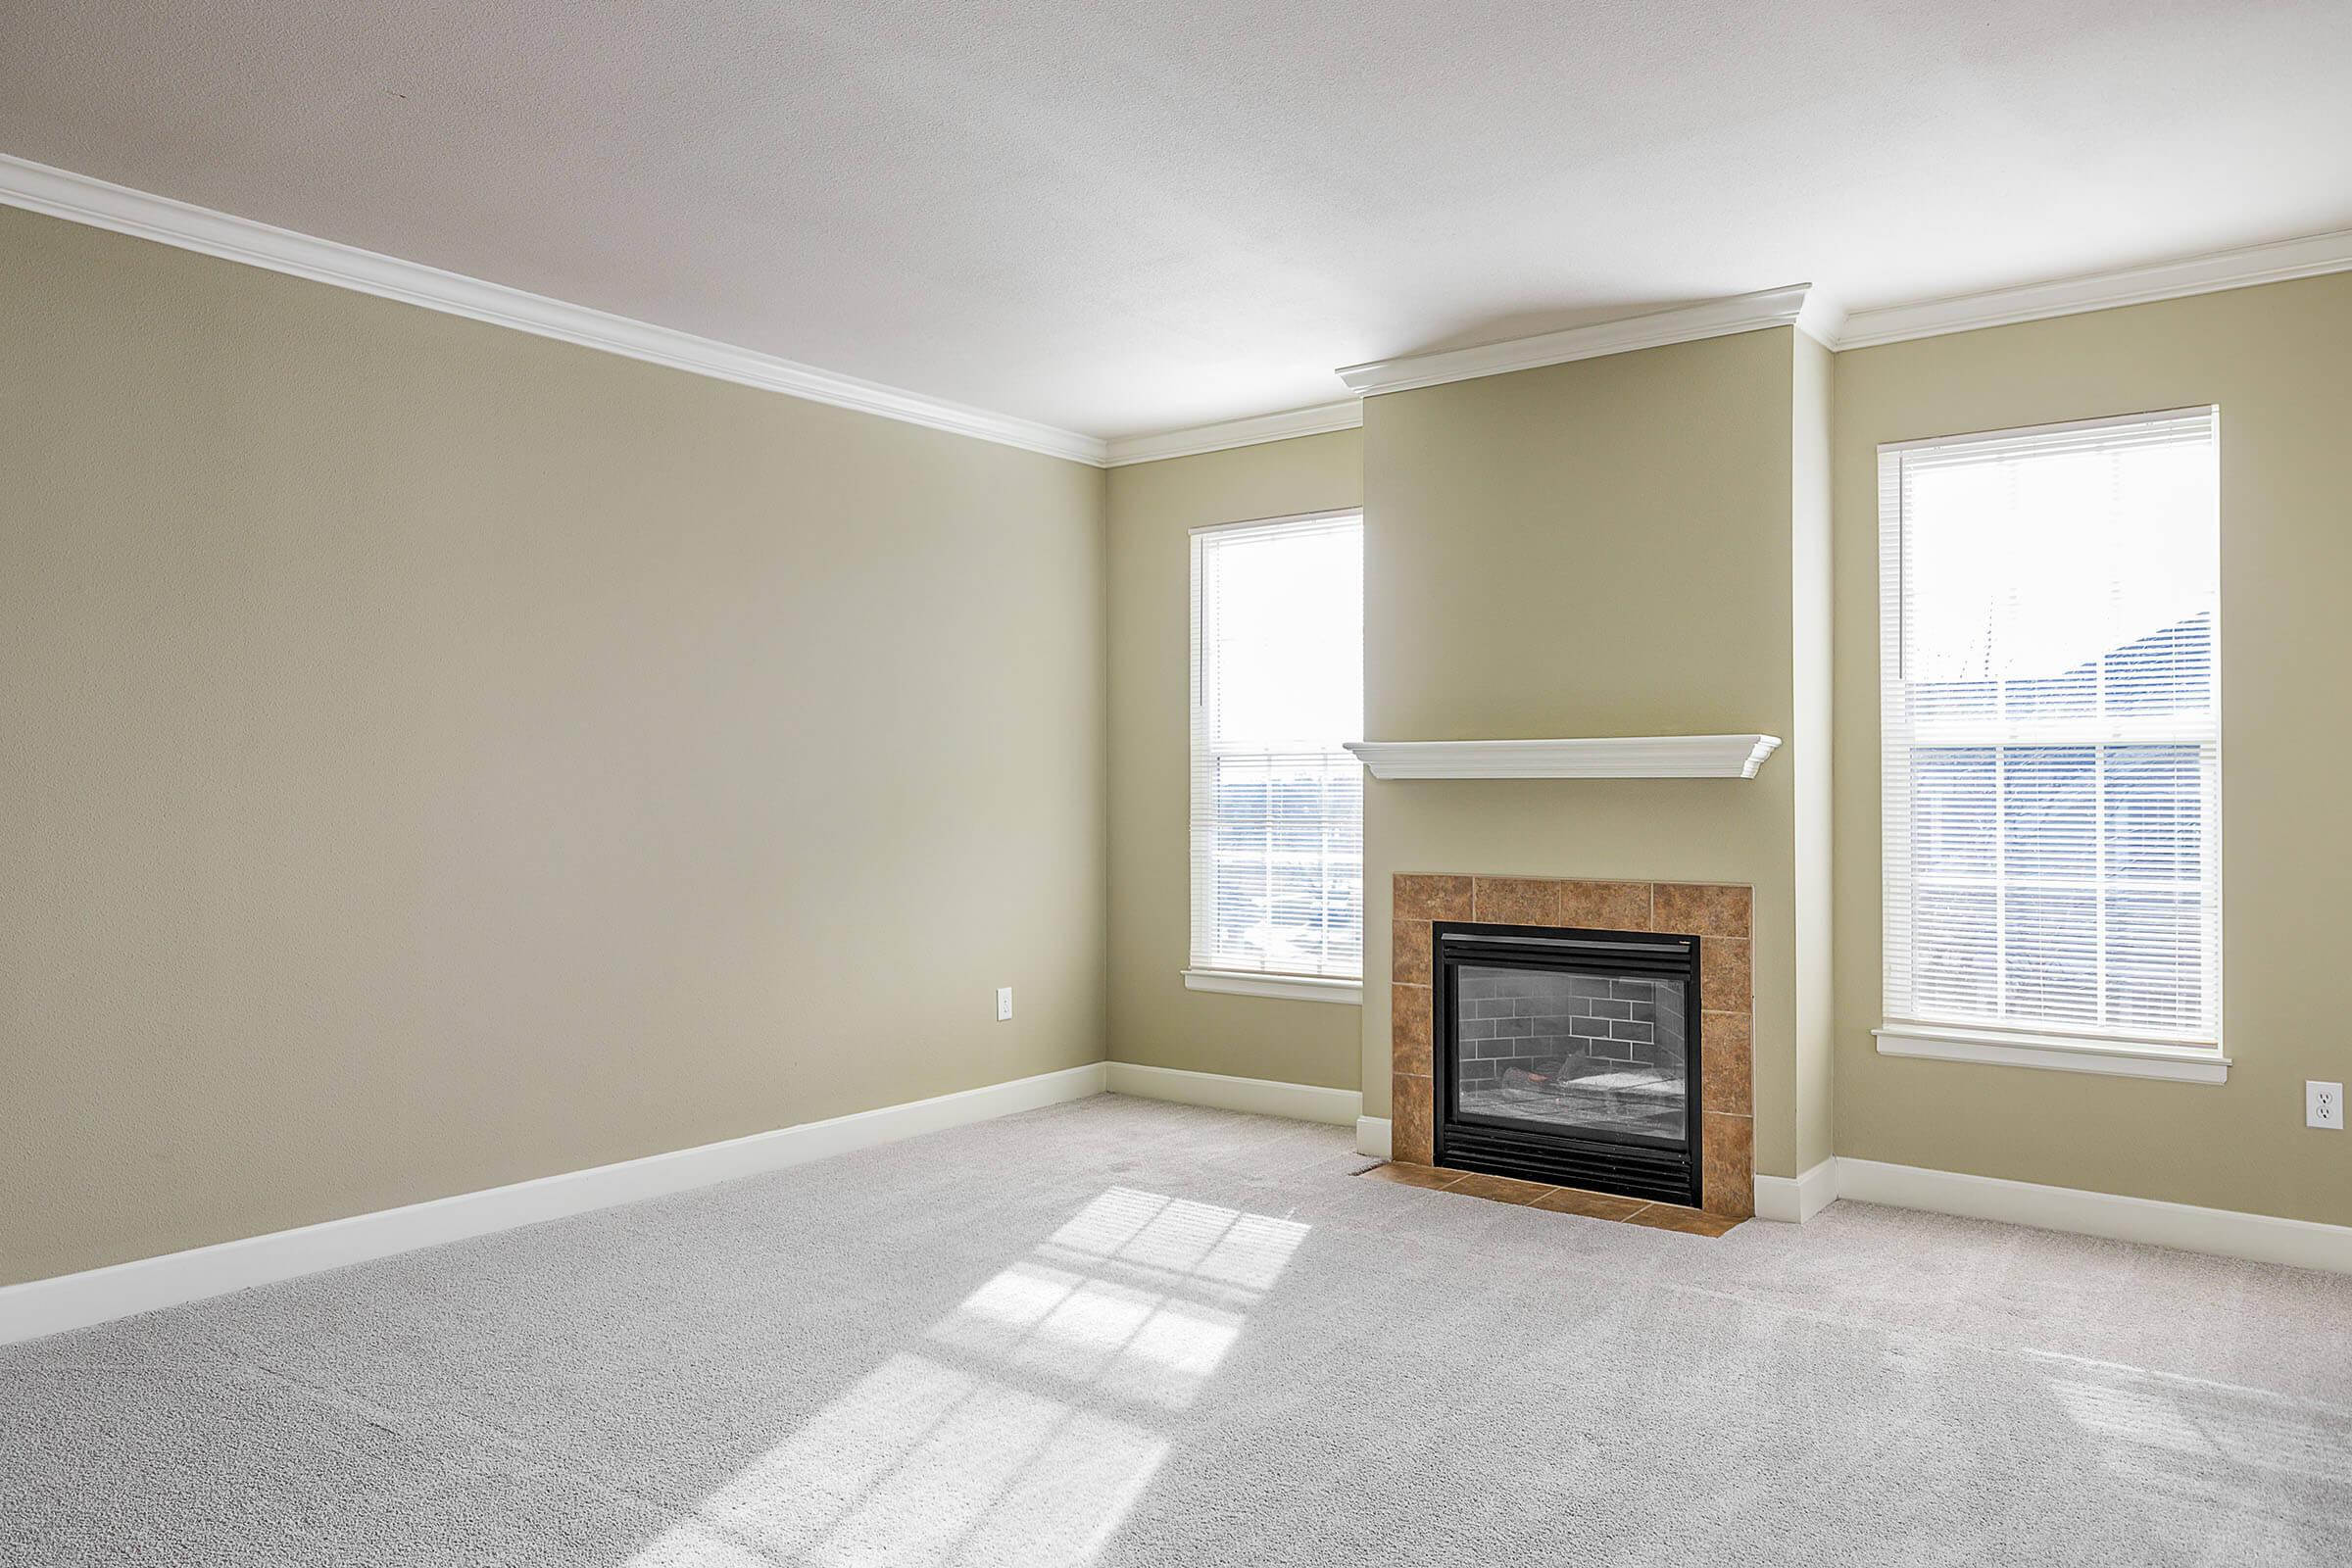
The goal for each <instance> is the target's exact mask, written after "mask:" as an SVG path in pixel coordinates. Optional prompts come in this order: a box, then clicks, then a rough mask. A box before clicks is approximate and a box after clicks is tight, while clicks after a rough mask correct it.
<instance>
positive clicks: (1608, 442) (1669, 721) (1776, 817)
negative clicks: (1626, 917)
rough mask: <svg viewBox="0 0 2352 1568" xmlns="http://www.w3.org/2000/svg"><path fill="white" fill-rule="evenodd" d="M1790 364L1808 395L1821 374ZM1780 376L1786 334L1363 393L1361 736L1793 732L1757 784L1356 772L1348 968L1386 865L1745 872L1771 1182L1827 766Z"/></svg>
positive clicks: (1384, 1038)
mask: <svg viewBox="0 0 2352 1568" xmlns="http://www.w3.org/2000/svg"><path fill="white" fill-rule="evenodd" d="M1804 374H1805V375H1806V376H1807V377H1808V378H1809V381H1808V389H1807V394H1806V395H1808V396H1810V397H1812V398H1814V399H1816V400H1818V399H1819V397H1820V395H1821V392H1822V386H1821V382H1822V379H1823V377H1822V375H1821V372H1820V368H1819V367H1817V366H1813V367H1808V368H1806V369H1805V371H1804ZM1798 383H1799V363H1798V356H1797V351H1796V348H1795V334H1794V332H1793V331H1791V330H1789V329H1788V328H1780V329H1777V330H1772V331H1761V332H1749V333H1745V334H1742V335H1740V336H1737V337H1728V338H1717V339H1713V340H1711V341H1707V342H1700V343H1688V344H1680V345H1676V346H1674V347H1670V348H1661V349H1652V350H1648V351H1646V352H1642V353H1638V354H1626V355H1619V356H1616V357H1613V358H1608V359H1600V360H1588V361H1584V362H1581V363H1578V364H1572V365H1561V366H1553V367H1549V368H1544V369H1536V370H1526V371H1521V372H1519V373H1516V374H1512V375H1500V376H1491V377H1487V378H1484V379H1480V380H1474V381H1463V382H1456V383H1453V384H1450V385H1446V386H1438V387H1430V388H1426V389H1423V390H1420V391H1413V392H1400V393H1393V394H1390V395H1387V396H1383V397H1377V398H1373V399H1371V400H1370V401H1368V402H1367V404H1366V405H1365V411H1364V438H1365V447H1364V495H1365V588H1364V595H1365V644H1366V646H1365V655H1364V667H1365V703H1366V709H1367V711H1366V727H1367V729H1368V730H1369V731H1370V733H1371V734H1372V736H1373V737H1374V738H1376V739H1381V740H1453V739H1465V738H1479V737H1494V738H1501V737H1531V738H1533V737H1546V736H1577V735H1657V734H1675V733H1693V734H1700V733H1720V732H1736V731H1748V730H1758V731H1764V732H1767V733H1771V734H1776V735H1780V736H1782V737H1784V739H1785V740H1786V742H1787V745H1786V746H1785V747H1784V748H1783V750H1782V751H1781V752H1780V753H1779V754H1778V755H1776V756H1775V757H1774V758H1773V760H1771V761H1770V762H1768V763H1767V764H1766V765H1765V767H1764V769H1763V771H1762V773H1761V774H1760V775H1759V776H1758V777H1757V778H1756V779H1754V780H1753V781H1736V780H1716V779H1692V780H1669V781H1660V780H1606V781H1596V780H1525V781H1498V780H1486V779H1481V780H1465V781H1446V782H1432V781H1417V782H1387V783H1382V782H1374V783H1372V784H1371V785H1370V786H1369V794H1368V797H1367V801H1366V805H1365V835H1366V850H1365V858H1366V867H1365V870H1366V883H1367V886H1369V887H1370V888H1371V889H1373V890H1374V895H1373V897H1371V899H1370V900H1369V903H1370V906H1371V907H1370V909H1369V911H1368V913H1367V922H1366V923H1367V932H1366V956H1365V961H1366V966H1367V968H1368V969H1369V970H1370V971H1371V972H1372V973H1373V974H1374V975H1376V976H1385V975H1386V974H1387V973H1388V965H1389V961H1390V948H1389V908H1388V901H1387V899H1386V897H1385V889H1386V888H1387V887H1388V884H1389V878H1390V877H1391V876H1392V875H1393V874H1394V873H1396V872H1398V871H1437V872H1446V871H1453V872H1461V871H1468V872H1495V873H1512V872H1517V873H1526V874H1531V875H1541V876H1558V877H1587V878H1629V879H1635V880H1652V879H1654V880H1660V881H1702V882H1745V883H1750V884H1753V885H1754V887H1755V890H1756V892H1755V930H1756V935H1755V948H1754V959H1755V977H1756V979H1755V986H1756V990H1755V1008H1756V1011H1755V1082H1756V1160H1757V1168H1758V1169H1759V1170H1762V1171H1765V1172H1768V1173H1771V1174H1775V1175H1791V1174H1794V1173H1795V1171H1796V1170H1797V1169H1798V1168H1799V1166H1798V1163H1797V1162H1798V1160H1799V1158H1800V1157H1801V1151H1800V1148H1799V1143H1800V1134H1799V1126H1800V1119H1799V1114H1798V1104H1797V1102H1798V1098H1799V1095H1800V1085H1799V1081H1798V1077H1797V1073H1798V1064H1797V1054H1796V1042H1797V1037H1798V1007H1799V1002H1800V995H1799V987H1798V978H1799V977H1798V965H1797V955H1796V951H1795V937H1796V934H1797V930H1798V899H1797V891H1798V890H1797V882H1796V875H1795V836H1796V830H1797V829H1796V823H1797V798H1798V792H1799V789H1800V786H1801V784H1802V783H1803V781H1805V780H1808V779H1815V778H1818V777H1820V776H1821V773H1820V759H1819V758H1818V757H1809V756H1808V749H1809V748H1812V747H1815V746H1817V745H1818V744H1819V740H1818V738H1817V737H1816V736H1814V735H1812V734H1809V733H1807V731H1806V729H1805V727H1804V725H1805V721H1806V714H1805V713H1803V712H1800V710H1799V707H1798V703H1797V697H1796V692H1795V683H1796V679H1797V673H1798V655H1797V637H1796V630H1795V624H1794V619H1795V614H1796V604H1797V600H1796V596H1795V591H1794V585H1795V581H1796V573H1797V572H1798V569H1799V567H1798V557H1797V552H1796V548H1795V533H1794V521H1793V519H1794V515H1795V513H1796V510H1797V501H1796V498H1797V496H1798V494H1799V490H1800V485H1801V483H1802V481H1801V479H1800V475H1799V472H1798V461H1797V455H1798V448H1799V445H1800V441H1799V438H1798V430H1799V423H1798V419H1797V414H1796V410H1795V401H1796V399H1797V397H1798ZM1812 419H1813V428H1814V432H1815V436H1816V438H1817V437H1818V425H1819V416H1818V413H1816V414H1815V415H1813V416H1812ZM1817 444H1818V442H1817V440H1816V445H1817ZM1815 466H1816V467H1818V461H1817V460H1815ZM1813 515H1814V516H1815V518H1816V519H1818V515H1819V509H1818V507H1816V508H1815V509H1814V514H1813ZM1812 526H1813V531H1814V532H1815V533H1816V534H1818V533H1819V531H1820V530H1819V527H1818V521H1817V520H1816V522H1815V523H1814V524H1813V525H1812ZM1825 782H1826V781H1825ZM1363 1021H1364V1030H1363V1041H1362V1051H1363V1060H1364V1073H1365V1080H1364V1082H1365V1101H1366V1111H1367V1114H1371V1115H1385V1114H1386V1113H1387V1105H1388V1098H1389V1097H1388V1093H1387V1089H1388V1072H1389V1065H1388V1064H1389V1049H1390V1045H1389V998H1388V994H1387V991H1386V989H1385V988H1383V987H1379V986H1373V987H1369V988H1367V991H1366V996H1365V1007H1364V1020H1363ZM1804 1136H1805V1137H1807V1138H1812V1139H1818V1138H1819V1137H1820V1136H1821V1135H1820V1134H1819V1133H1814V1132H1808V1133H1806V1134H1805V1135H1804Z"/></svg>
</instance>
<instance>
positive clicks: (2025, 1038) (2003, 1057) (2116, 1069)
mask: <svg viewBox="0 0 2352 1568" xmlns="http://www.w3.org/2000/svg"><path fill="white" fill-rule="evenodd" d="M1871 1033H1872V1034H1874V1035H1876V1036H1878V1038H1879V1054H1880V1055H1882V1056H1921V1057H1926V1058H1927V1059H1929V1060H1932V1061H1982V1062H1990V1063H1992V1064H1994V1065H1996V1066H2002V1067H2046V1068H2049V1069H2051V1070H2053V1071H2056V1072H2089V1073H2103V1074H2106V1075H2107V1076H2109V1077H2115V1078H2166V1079H2170V1080H2172V1081H2173V1082H2175V1083H2183V1084H2221V1083H2228V1082H2229V1057H2228V1056H2225V1055H2223V1054H2221V1052H2220V1051H2218V1050H2216V1049H2215V1048H2213V1047H2210V1046H2206V1047H2198V1046H2176V1045H2170V1044H2167V1043H2165V1042H2163V1041H2155V1040H2147V1041H2135V1040H2089V1039H2082V1038H2080V1037H2075V1038H2069V1037H2065V1036H2054V1035H2029V1034H2011V1033H2007V1032H2005V1031H2002V1030H1998V1029H1954V1028H1947V1027H1945V1026H1943V1025H1941V1024H1919V1023H1911V1024H1893V1023H1890V1024H1887V1025H1885V1026H1883V1027H1881V1028H1877V1029H1873V1030H1872V1031H1871Z"/></svg>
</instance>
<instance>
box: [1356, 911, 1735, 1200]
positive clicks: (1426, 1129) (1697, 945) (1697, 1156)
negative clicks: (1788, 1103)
mask: <svg viewBox="0 0 2352 1568" xmlns="http://www.w3.org/2000/svg"><path fill="white" fill-rule="evenodd" d="M1391 889H1392V891H1391V906H1390V907H1391V917H1390V941H1389V949H1390V962H1391V968H1390V981H1391V984H1390V987H1389V992H1390V1002H1389V1017H1390V1024H1391V1030H1390V1037H1391V1046H1390V1052H1391V1074H1390V1116H1391V1122H1390V1145H1389V1147H1390V1151H1391V1154H1392V1157H1394V1158H1396V1159H1397V1160H1399V1161H1401V1162H1403V1163H1406V1164H1414V1165H1428V1164H1442V1165H1446V1166H1448V1167H1451V1168H1454V1169H1464V1170H1479V1171H1488V1172H1493V1173H1495V1174H1498V1175H1508V1176H1517V1177H1521V1178H1523V1179H1527V1180H1535V1181H1543V1182H1545V1183H1547V1184H1549V1185H1551V1186H1555V1187H1567V1188H1586V1189H1593V1188H1598V1189H1603V1190H1608V1191H1614V1192H1619V1193H1624V1194H1626V1195H1628V1196H1630V1197H1637V1198H1644V1199H1648V1200H1650V1201H1664V1202H1673V1203H1680V1204H1690V1205H1692V1206H1696V1207H1699V1208H1703V1209H1705V1210H1706V1211H1707V1212H1708V1213H1711V1214H1721V1215H1728V1216H1730V1217H1733V1218H1745V1217H1746V1216H1747V1215H1749V1214H1751V1213H1753V1212H1754V1192H1755V1164H1754V1153H1755V1136H1754V1121H1753V1111H1754V1105H1753V1094H1752V1084H1751V1071H1750V1068H1751V1060H1750V1058H1751V1054H1752V1041H1753V1036H1754V1032H1755V1018H1754V1009H1753V1002H1754V998H1753V994H1752V990H1751V988H1750V985H1749V976H1750V973H1751V971H1752V969H1753V963H1752V962H1751V958H1750V954H1749V950H1750V948H1751V947H1752V946H1753V945H1754V941H1753V939H1754V936H1755V932H1754V931H1753V929H1752V927H1753V924H1754V913H1755V908H1754V905H1755V901H1754V898H1753V896H1752V893H1751V891H1750V890H1749V889H1747V888H1745V887H1742V886H1740V885H1739V884H1737V883H1714V882H1708V883H1699V882H1601V881H1586V880H1577V879H1573V878H1558V877H1535V876H1485V875H1464V874H1460V873H1451V872H1402V871H1400V872H1398V873H1397V874H1396V876H1395V877H1394V878H1393V880H1392V883H1391ZM1603 942H1605V943H1615V944H1620V945H1619V946H1615V947H1606V948H1603V947H1597V946H1594V945H1593V944H1596V943H1603ZM1562 944H1567V945H1565V946H1563V945H1562ZM1620 981H1623V982H1625V985H1624V987H1623V992H1624V994H1623V995H1620V994H1619V992H1620V987H1619V982H1620ZM1603 982H1605V983H1606V988H1607V993H1608V994H1607V995H1606V996H1605V997H1604V996H1603V995H1602V994H1601V990H1602V985H1603ZM1480 993H1487V994H1485V995H1481V994H1480ZM1580 1001H1581V1002H1582V1003H1583V1004H1585V1005H1583V1006H1581V1007H1579V1006H1577V1005H1576V1004H1577V1003H1578V1002H1580ZM1522 1002H1525V1003H1526V1004H1527V1007H1526V1010H1525V1011H1524V1012H1522V1011H1521V1009H1520V1004H1521V1003H1522ZM1480 1003H1485V1004H1490V1005H1489V1006H1484V1007H1481V1006H1477V1005H1475V1004H1480ZM1495 1004H1507V1005H1508V1011H1507V1013H1506V1011H1505V1007H1504V1006H1503V1005H1495ZM1604 1004H1605V1005H1604ZM1506 1016H1507V1017H1508V1018H1509V1020H1510V1021H1509V1022H1507V1023H1506V1022H1504V1019H1505V1017H1506ZM1579 1016H1582V1017H1583V1018H1584V1019H1585V1020H1586V1021H1585V1022H1584V1023H1583V1024H1582V1025H1579V1024H1578V1023H1576V1022H1575V1021H1574V1020H1575V1019H1576V1018H1578V1017H1579ZM1523 1018H1524V1019H1525V1020H1526V1021H1525V1022H1524V1023H1522V1022H1521V1021H1520V1020H1521V1019H1523ZM1555 1020H1566V1021H1565V1022H1559V1021H1555ZM1489 1023H1491V1024H1492V1025H1493V1026H1492V1027H1484V1028H1482V1027H1479V1025H1481V1024H1489ZM1604 1023H1605V1025H1607V1027H1606V1028H1605V1030H1604V1028H1603V1025H1604ZM1619 1024H1623V1025H1625V1026H1626V1027H1624V1028H1622V1029H1621V1028H1618V1027H1616V1026H1617V1025H1619ZM1644 1035H1646V1037H1647V1038H1644ZM1521 1042H1525V1044H1521ZM1678 1068H1679V1073H1678ZM1678 1076H1679V1090H1680V1099H1679V1102H1678V1101H1677V1099H1676V1093H1677V1088H1676V1080H1677V1078H1678ZM1465 1095H1466V1098H1465ZM1678 1110H1679V1114H1680V1117H1681V1120H1680V1123H1679V1125H1678V1123H1677V1119H1676V1118H1677V1113H1678ZM1506 1161H1507V1162H1508V1163H1506ZM1635 1182H1640V1183H1642V1185H1641V1186H1635V1185H1631V1184H1632V1183H1635Z"/></svg>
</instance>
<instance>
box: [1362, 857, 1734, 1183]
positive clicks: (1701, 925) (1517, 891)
mask: <svg viewBox="0 0 2352 1568" xmlns="http://www.w3.org/2000/svg"><path fill="white" fill-rule="evenodd" d="M1391 896H1392V898H1393V900H1394V903H1393V905H1392V907H1391V908H1392V915H1393V918H1392V920H1391V923H1390V932H1391V935H1390V951H1391V954H1392V958H1391V962H1390V979H1391V981H1392V982H1393V984H1392V990H1391V1001H1392V1004H1393V1005H1392V1007H1391V1014H1392V1017H1393V1019H1394V1022H1393V1023H1392V1024H1391V1026H1390V1027H1391V1034H1390V1066H1391V1070H1392V1072H1393V1074H1394V1076H1393V1078H1392V1081H1391V1090H1392V1094H1393V1096H1394V1098H1393V1100H1392V1102H1391V1104H1392V1109H1391V1110H1390V1113H1389V1114H1390V1118H1391V1137H1392V1149H1391V1152H1392V1156H1393V1157H1394V1158H1397V1159H1398V1160H1402V1161H1404V1162H1406V1163H1408V1164H1415V1165H1426V1164H1428V1163H1429V1160H1430V1139H1431V1132H1432V1126H1433V1122H1434V1119H1435V1114H1436V1105H1435V1104H1434V1103H1433V1101H1432V1099H1431V1093H1432V1092H1431V1080H1430V1052H1431V1050H1432V1042H1433V1041H1434V1040H1435V1039H1436V1038H1437V1027H1436V1024H1437V1020H1436V1018H1435V1016H1434V1015H1433V1012H1432V1004H1431V996H1432V993H1431V989H1430V953H1431V948H1432V943H1431V940H1430V925H1431V923H1432V922H1433V921H1438V920H1470V921H1477V922H1483V923H1485V924H1489V925H1549V926H1582V927H1594V928H1601V929H1607V930H1614V931H1660V932H1669V933H1674V934H1677V935H1685V936H1696V937H1700V938H1703V939H1704V942H1703V945H1702V947H1701V949H1700V963H1701V967H1700V970H1699V977H1698V984H1699V1004H1700V1008H1701V1011H1702V1013H1703V1019H1702V1022H1701V1025H1700V1029H1699V1059H1698V1096H1699V1121H1700V1140H1701V1149H1700V1159H1701V1162H1702V1163H1701V1171H1702V1174H1701V1177H1700V1185H1701V1188H1702V1193H1701V1199H1700V1201H1701V1204H1702V1206H1703V1207H1704V1208H1705V1209H1706V1210H1707V1212H1708V1213H1711V1214H1721V1215H1725V1216H1727V1217H1731V1218H1738V1219H1744V1218H1746V1217H1747V1216H1749V1215H1750V1214H1753V1213H1754V1212H1755V1209H1756V1140H1755V1123H1754V1120H1753V1117H1754V1113H1755V1105H1754V1100H1753V1088H1752V1084H1751V1080H1750V1073H1749V1053H1750V1049H1751V1044H1752V1041H1753V1038H1754V1026H1753V1020H1752V1013H1753V1006H1752V1003H1751V999H1750V989H1749V984H1748V979H1749V965H1748V952H1747V944H1748V933H1749V920H1750V910H1751V908H1752V907H1753V904H1754V900H1753V899H1752V897H1751V896H1750V893H1749V890H1748V889H1746V888H1744V887H1734V886H1730V885H1727V884H1722V883H1711V882H1710V883H1698V882H1579V881H1569V880H1562V879H1557V878H1551V877H1522V876H1447V875H1424V874H1410V873H1407V874H1399V875H1398V876H1397V878H1396V880H1395V882H1394V884H1393V887H1392V890H1391Z"/></svg>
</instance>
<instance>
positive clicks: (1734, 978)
mask: <svg viewBox="0 0 2352 1568" xmlns="http://www.w3.org/2000/svg"><path fill="white" fill-rule="evenodd" d="M1698 962H1699V971H1700V972H1699V976H1698V1005H1700V1006H1702V1007H1704V1008H1706V1009H1707V1010H1708V1011H1709V1012H1745V1011H1747V1004H1748V991H1747V987H1748V972H1747V964H1748V958H1747V944H1746V943H1745V942H1743V941H1740V940H1738V939H1736V938H1733V937H1716V938H1713V939H1712V940H1709V941H1704V942H1701V943H1700V944H1699V950H1698Z"/></svg>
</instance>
